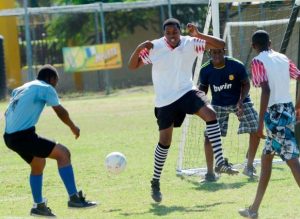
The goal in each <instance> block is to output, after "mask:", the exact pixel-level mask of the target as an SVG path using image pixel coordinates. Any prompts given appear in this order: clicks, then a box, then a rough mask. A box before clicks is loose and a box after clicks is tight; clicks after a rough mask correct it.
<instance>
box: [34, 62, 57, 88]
mask: <svg viewBox="0 0 300 219" xmlns="http://www.w3.org/2000/svg"><path fill="white" fill-rule="evenodd" d="M51 78H55V79H57V78H58V72H57V70H56V68H54V67H53V66H52V65H49V64H47V65H43V66H42V67H41V68H40V69H39V71H38V75H37V79H38V80H41V81H44V82H46V83H48V84H50V80H51Z"/></svg>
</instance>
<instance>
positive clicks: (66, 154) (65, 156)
mask: <svg viewBox="0 0 300 219" xmlns="http://www.w3.org/2000/svg"><path fill="white" fill-rule="evenodd" d="M57 147H58V149H59V156H58V159H57V160H58V161H59V162H60V163H70V162H71V152H70V151H69V149H68V148H67V147H65V146H63V145H61V144H58V145H57Z"/></svg>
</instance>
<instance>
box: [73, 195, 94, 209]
mask: <svg viewBox="0 0 300 219" xmlns="http://www.w3.org/2000/svg"><path fill="white" fill-rule="evenodd" d="M96 205H97V203H96V202H92V201H86V200H85V196H83V194H82V191H79V192H78V193H76V194H74V195H71V196H70V200H69V201H68V207H69V208H92V207H95V206H96Z"/></svg>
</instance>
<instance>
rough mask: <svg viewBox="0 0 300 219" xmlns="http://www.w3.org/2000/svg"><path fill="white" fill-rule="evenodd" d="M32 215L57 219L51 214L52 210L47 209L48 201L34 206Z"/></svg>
mask: <svg viewBox="0 0 300 219" xmlns="http://www.w3.org/2000/svg"><path fill="white" fill-rule="evenodd" d="M30 215H32V216H40V217H41V216H42V217H56V215H55V214H53V213H52V212H51V209H50V208H49V207H47V201H46V200H44V202H42V203H39V204H36V203H35V204H34V205H33V208H31V211H30Z"/></svg>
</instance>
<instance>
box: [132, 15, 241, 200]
mask: <svg viewBox="0 0 300 219" xmlns="http://www.w3.org/2000/svg"><path fill="white" fill-rule="evenodd" d="M187 28H188V32H189V34H190V36H182V35H181V31H180V23H179V21H178V20H177V19H174V18H170V19H167V20H166V21H165V22H164V23H163V30H164V36H163V37H162V38H160V39H155V40H153V41H149V40H147V41H145V42H143V43H141V44H140V45H138V46H137V48H136V49H135V51H134V52H133V53H132V55H131V57H130V60H129V64H128V67H129V69H131V70H134V69H137V68H139V67H142V66H144V65H146V64H152V80H153V85H154V90H155V94H156V98H155V116H156V118H157V123H158V126H159V142H158V145H157V146H156V150H155V155H154V174H153V179H152V181H151V188H152V194H151V196H152V198H153V200H154V201H156V202H160V201H161V200H162V194H161V192H160V183H159V180H160V175H161V172H162V169H163V166H164V163H165V160H166V158H167V154H168V150H169V147H170V145H171V141H172V132H173V128H174V127H180V126H181V124H182V122H183V120H184V118H185V115H186V114H195V115H197V116H199V117H200V118H202V119H203V120H204V121H205V122H206V124H207V134H208V138H209V140H210V142H211V144H212V147H213V152H214V156H215V160H216V168H215V171H216V172H217V173H227V174H237V173H238V171H237V170H235V169H233V168H232V166H231V165H230V164H229V163H228V162H227V160H225V159H224V157H223V153H222V144H221V138H220V127H219V124H218V121H217V118H216V114H215V112H214V110H213V108H212V107H211V105H210V104H209V101H208V99H207V97H206V96H205V93H204V92H202V91H199V90H198V89H197V88H196V87H195V86H194V85H193V81H192V66H193V62H194V60H195V58H196V57H197V55H198V54H200V53H203V52H204V50H205V49H210V48H224V41H222V40H221V39H218V38H215V37H212V36H209V35H205V34H202V33H200V32H199V31H198V30H197V27H196V26H195V25H193V24H188V25H187Z"/></svg>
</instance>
